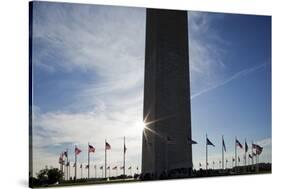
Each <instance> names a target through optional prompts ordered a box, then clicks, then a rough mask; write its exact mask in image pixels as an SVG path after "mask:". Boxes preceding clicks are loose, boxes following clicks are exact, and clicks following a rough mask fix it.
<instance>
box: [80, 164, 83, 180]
mask: <svg viewBox="0 0 281 189" xmlns="http://www.w3.org/2000/svg"><path fill="white" fill-rule="evenodd" d="M80 166H81V179H82V178H83V165H82V164H81V165H80Z"/></svg>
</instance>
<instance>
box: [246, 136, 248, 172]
mask: <svg viewBox="0 0 281 189" xmlns="http://www.w3.org/2000/svg"><path fill="white" fill-rule="evenodd" d="M246 143H247V140H246V138H245V168H246V165H247V158H246V157H247V151H248V149H247V151H246ZM247 146H248V145H247Z"/></svg>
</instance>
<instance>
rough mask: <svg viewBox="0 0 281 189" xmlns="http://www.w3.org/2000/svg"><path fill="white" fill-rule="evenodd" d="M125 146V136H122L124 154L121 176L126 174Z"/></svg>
mask: <svg viewBox="0 0 281 189" xmlns="http://www.w3.org/2000/svg"><path fill="white" fill-rule="evenodd" d="M125 145H126V144H125V136H124V149H123V151H124V152H123V167H124V169H123V175H125V173H126V172H125V153H126V152H125Z"/></svg>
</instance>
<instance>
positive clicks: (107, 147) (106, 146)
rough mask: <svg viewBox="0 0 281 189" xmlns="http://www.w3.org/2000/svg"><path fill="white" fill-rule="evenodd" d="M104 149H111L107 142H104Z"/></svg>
mask: <svg viewBox="0 0 281 189" xmlns="http://www.w3.org/2000/svg"><path fill="white" fill-rule="evenodd" d="M105 149H106V150H110V149H111V146H110V144H109V143H108V142H105Z"/></svg>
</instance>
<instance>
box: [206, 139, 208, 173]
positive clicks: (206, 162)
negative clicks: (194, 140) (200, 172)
mask: <svg viewBox="0 0 281 189" xmlns="http://www.w3.org/2000/svg"><path fill="white" fill-rule="evenodd" d="M207 139H208V136H207V134H206V170H208V144H207Z"/></svg>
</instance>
